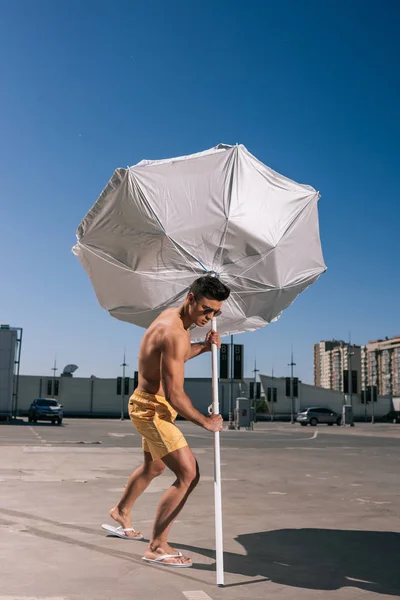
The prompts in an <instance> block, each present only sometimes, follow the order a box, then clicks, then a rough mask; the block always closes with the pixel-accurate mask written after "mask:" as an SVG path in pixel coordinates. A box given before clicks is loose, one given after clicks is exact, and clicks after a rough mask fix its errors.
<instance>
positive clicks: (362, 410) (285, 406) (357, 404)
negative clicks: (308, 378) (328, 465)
mask: <svg viewBox="0 0 400 600" xmlns="http://www.w3.org/2000/svg"><path fill="white" fill-rule="evenodd" d="M260 381H261V386H262V388H263V390H264V392H265V395H267V389H268V387H276V388H277V395H278V398H277V402H275V403H273V405H271V411H272V410H273V411H274V413H276V414H282V415H290V412H291V399H290V398H286V396H285V390H286V384H285V378H284V377H282V378H272V377H269V376H267V375H260ZM347 401H348V400H347ZM344 403H345V396H344V394H343V393H342V392H337V391H336V390H327V389H325V388H322V387H316V386H314V385H308V384H306V383H301V382H299V397H298V398H295V399H294V405H295V406H294V409H295V412H298V411H299V410H300V409H303V408H307V407H309V406H323V407H326V408H331V409H332V410H334V411H336V412H338V413H341V412H342V406H343V404H344ZM352 403H353V412H354V416H355V417H356V418H364V417H365V414H366V411H367V416H370V415H371V405H370V404H367V405H365V404H362V403H361V396H360V394H353V395H352ZM392 407H393V403H392V399H391V398H390V397H388V396H378V401H377V402H374V414H375V416H376V417H382V416H383V415H385V414H387V413H388V412H389V411H390V410H392Z"/></svg>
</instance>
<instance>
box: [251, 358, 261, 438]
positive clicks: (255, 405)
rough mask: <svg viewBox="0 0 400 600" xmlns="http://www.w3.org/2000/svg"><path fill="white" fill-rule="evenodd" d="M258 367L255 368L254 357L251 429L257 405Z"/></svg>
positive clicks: (255, 361)
mask: <svg viewBox="0 0 400 600" xmlns="http://www.w3.org/2000/svg"><path fill="white" fill-rule="evenodd" d="M259 370H260V369H257V359H256V358H254V369H253V373H254V387H253V390H254V392H253V402H252V404H253V406H252V408H253V415H252V417H254V419H253V418H252V419H251V429H252V430H254V421H255V418H256V407H257V391H256V390H257V373H258V372H259Z"/></svg>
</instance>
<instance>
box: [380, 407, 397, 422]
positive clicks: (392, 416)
mask: <svg viewBox="0 0 400 600" xmlns="http://www.w3.org/2000/svg"><path fill="white" fill-rule="evenodd" d="M382 421H384V422H385V423H400V410H391V411H390V412H388V413H387V415H385V416H384V417H383V418H382Z"/></svg>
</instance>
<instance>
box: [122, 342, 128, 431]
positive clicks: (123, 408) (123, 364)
mask: <svg viewBox="0 0 400 600" xmlns="http://www.w3.org/2000/svg"><path fill="white" fill-rule="evenodd" d="M121 367H122V386H121V388H122V389H121V421H123V420H124V412H125V367H129V365H127V364H126V361H125V350H124V362H123V363H122V365H121Z"/></svg>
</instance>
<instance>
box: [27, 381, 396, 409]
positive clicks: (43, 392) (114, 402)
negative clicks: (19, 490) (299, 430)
mask: <svg viewBox="0 0 400 600" xmlns="http://www.w3.org/2000/svg"><path fill="white" fill-rule="evenodd" d="M51 380H52V378H51V376H49V377H39V376H33V375H21V376H20V382H19V398H18V409H19V412H20V414H22V415H26V414H27V412H28V410H29V407H30V405H31V402H32V401H33V400H34V399H35V398H39V397H47V396H48V394H47V382H48V381H51ZM260 380H261V386H262V390H263V393H265V396H266V395H267V388H268V387H276V388H277V390H278V401H277V402H276V403H273V405H271V409H272V410H273V411H274V413H275V414H281V415H290V412H291V400H290V398H286V396H285V378H271V377H269V376H266V375H261V376H260ZM250 381H252V380H251V379H245V380H244V382H243V383H242V384H238V383H234V384H233V386H232V388H233V390H232V391H233V405H234V406H235V404H236V398H237V397H238V396H245V397H248V394H249V382H250ZM132 391H133V379H132V378H131V379H130V387H129V395H130V394H131V393H132ZM185 391H186V393H187V395H188V396H189V398H190V399H191V400H192V402H193V404H194V406H195V407H196V408H197V409H198V410H199V411H200V412H201V413H203V414H207V411H208V407H209V405H210V404H211V403H212V386H211V378H201V377H198V378H195V377H194V378H187V379H185ZM116 392H117V383H116V380H115V379H98V378H96V379H89V378H84V377H61V378H59V395H58V396H57V399H58V401H59V402H60V403H61V404H62V405H63V406H64V414H65V416H93V417H119V416H120V415H121V408H123V409H124V414H125V416H127V403H128V396H126V397H125V398H123V397H122V396H118V395H117V393H116ZM219 398H220V411H221V414H222V415H223V416H224V419H227V418H228V414H229V402H230V384H229V383H228V382H220V383H219ZM343 401H344V395H343V394H342V393H341V392H337V391H335V390H327V389H325V388H320V387H315V386H313V385H307V384H304V383H299V397H298V398H296V399H295V403H294V404H295V406H294V410H295V412H298V411H299V410H300V409H301V408H307V407H308V406H326V407H329V408H331V409H332V410H335V411H337V412H341V410H342V406H343ZM392 406H393V404H392V399H391V398H389V397H386V396H379V397H378V402H376V403H375V404H374V412H375V416H376V417H379V416H383V415H385V414H386V413H388V412H389V411H390V410H392ZM353 410H354V415H355V416H356V417H359V418H363V417H364V416H365V410H366V406H365V405H364V404H361V398H360V396H359V395H356V394H353ZM367 414H368V415H370V414H371V405H370V404H368V405H367Z"/></svg>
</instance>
